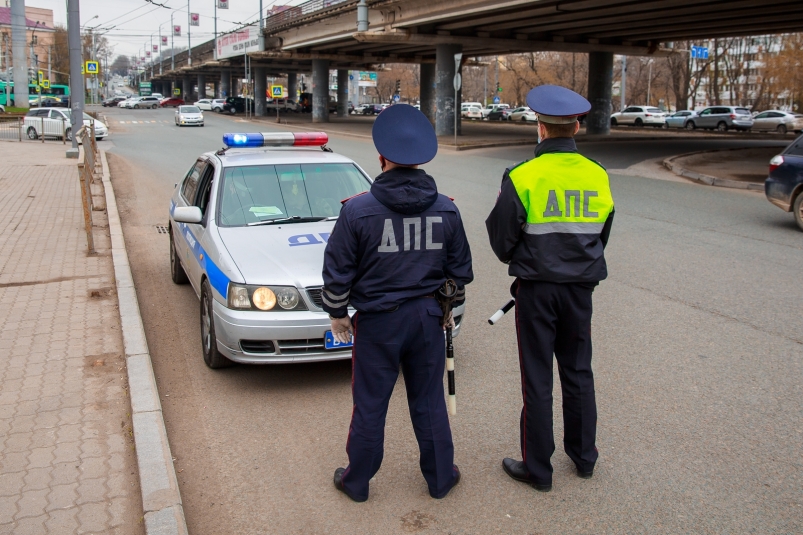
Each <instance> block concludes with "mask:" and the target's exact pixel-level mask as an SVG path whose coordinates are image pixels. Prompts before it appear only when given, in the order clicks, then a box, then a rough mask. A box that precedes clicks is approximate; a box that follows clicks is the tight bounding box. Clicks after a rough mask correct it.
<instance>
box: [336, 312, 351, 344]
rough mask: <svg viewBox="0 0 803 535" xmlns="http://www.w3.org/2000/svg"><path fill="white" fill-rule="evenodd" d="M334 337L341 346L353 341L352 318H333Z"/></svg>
mask: <svg viewBox="0 0 803 535" xmlns="http://www.w3.org/2000/svg"><path fill="white" fill-rule="evenodd" d="M332 336H334V337H335V340H337V341H338V342H340V343H341V344H347V343H348V342H350V341H351V318H349V317H348V316H345V317H343V318H332Z"/></svg>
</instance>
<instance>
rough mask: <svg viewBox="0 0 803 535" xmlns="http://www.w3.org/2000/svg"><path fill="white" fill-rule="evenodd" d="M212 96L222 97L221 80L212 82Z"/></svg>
mask: <svg viewBox="0 0 803 535" xmlns="http://www.w3.org/2000/svg"><path fill="white" fill-rule="evenodd" d="M212 95H213V96H212V98H220V82H212Z"/></svg>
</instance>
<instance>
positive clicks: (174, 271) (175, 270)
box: [168, 224, 190, 284]
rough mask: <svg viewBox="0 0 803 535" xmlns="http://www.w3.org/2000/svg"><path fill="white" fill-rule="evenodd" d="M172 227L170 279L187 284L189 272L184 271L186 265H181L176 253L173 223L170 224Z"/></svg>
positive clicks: (176, 282) (170, 227)
mask: <svg viewBox="0 0 803 535" xmlns="http://www.w3.org/2000/svg"><path fill="white" fill-rule="evenodd" d="M168 228H169V229H170V280H172V281H173V283H175V284H187V283H188V282H189V281H190V280H189V279H188V278H187V272H186V271H184V266H182V265H181V260H179V258H178V255H177V254H176V244H175V243H174V242H173V230H172V228H173V227H172V224H170V225H169V226H168Z"/></svg>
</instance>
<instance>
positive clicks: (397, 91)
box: [396, 80, 401, 95]
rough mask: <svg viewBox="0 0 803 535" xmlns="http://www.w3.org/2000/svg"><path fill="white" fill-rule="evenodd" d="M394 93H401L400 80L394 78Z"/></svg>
mask: <svg viewBox="0 0 803 535" xmlns="http://www.w3.org/2000/svg"><path fill="white" fill-rule="evenodd" d="M396 94H397V95H400V94H401V80H396Z"/></svg>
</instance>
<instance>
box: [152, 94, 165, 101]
mask: <svg viewBox="0 0 803 535" xmlns="http://www.w3.org/2000/svg"><path fill="white" fill-rule="evenodd" d="M150 96H152V97H156V98H157V99H158V100H162V99H163V98H165V96H164V95H163V94H161V93H151V94H150Z"/></svg>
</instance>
